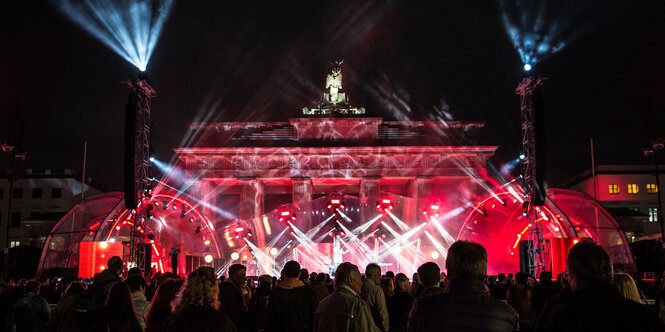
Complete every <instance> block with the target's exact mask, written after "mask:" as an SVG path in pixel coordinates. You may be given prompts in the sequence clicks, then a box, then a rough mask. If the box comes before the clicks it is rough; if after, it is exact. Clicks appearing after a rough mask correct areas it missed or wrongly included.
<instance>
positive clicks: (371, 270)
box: [365, 263, 381, 286]
mask: <svg viewBox="0 0 665 332" xmlns="http://www.w3.org/2000/svg"><path fill="white" fill-rule="evenodd" d="M365 277H366V278H367V279H369V280H372V282H374V284H376V285H377V286H378V285H379V282H381V267H380V266H378V265H376V264H374V263H369V264H367V267H365Z"/></svg>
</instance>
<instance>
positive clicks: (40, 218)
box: [0, 169, 102, 248]
mask: <svg viewBox="0 0 665 332" xmlns="http://www.w3.org/2000/svg"><path fill="white" fill-rule="evenodd" d="M91 180H92V179H91V178H88V181H86V182H88V183H86V184H85V186H84V187H83V191H84V196H85V197H89V196H92V195H95V194H99V193H101V192H102V191H101V190H100V189H98V188H96V187H94V186H93V185H91V183H90V181H91ZM10 185H11V184H10V177H9V176H8V175H7V174H5V175H4V176H3V177H2V181H0V204H1V205H0V221H2V222H1V223H0V225H1V227H2V230H1V231H0V234H2V239H1V240H2V243H1V244H0V245H2V246H3V247H4V245H5V239H6V238H5V237H6V236H7V232H6V230H7V227H8V226H9V234H8V235H9V248H13V247H17V246H25V245H28V246H34V247H39V248H41V247H42V246H43V245H44V241H45V240H46V237H47V235H48V234H49V232H50V231H51V229H52V228H53V226H54V225H55V223H57V222H58V220H60V218H61V217H62V216H64V215H65V213H67V211H69V209H70V208H71V207H72V206H74V204H76V203H79V202H80V201H81V189H82V187H81V179H80V178H79V177H78V176H76V175H74V174H73V173H72V171H71V170H69V169H64V170H51V169H45V170H31V169H26V170H25V172H23V173H22V174H17V176H16V177H15V179H14V183H13V189H12V192H10V190H9V188H10ZM10 200H11V211H10V210H8V209H9V204H10ZM8 224H9V225H8Z"/></svg>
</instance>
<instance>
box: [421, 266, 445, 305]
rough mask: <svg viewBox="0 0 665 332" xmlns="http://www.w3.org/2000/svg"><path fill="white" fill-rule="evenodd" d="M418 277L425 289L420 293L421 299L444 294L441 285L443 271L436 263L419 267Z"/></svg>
mask: <svg viewBox="0 0 665 332" xmlns="http://www.w3.org/2000/svg"><path fill="white" fill-rule="evenodd" d="M418 276H420V282H421V283H422V284H423V286H424V287H425V289H424V290H423V291H422V293H420V297H423V296H427V295H431V294H439V293H443V288H441V287H439V285H440V284H441V269H440V268H439V266H438V265H437V264H436V263H434V262H427V263H425V264H423V265H421V266H420V267H418Z"/></svg>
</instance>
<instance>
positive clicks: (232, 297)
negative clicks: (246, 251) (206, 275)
mask: <svg viewBox="0 0 665 332" xmlns="http://www.w3.org/2000/svg"><path fill="white" fill-rule="evenodd" d="M228 273H229V277H228V279H227V280H226V281H225V282H223V283H221V284H220V285H219V301H220V303H221V310H222V312H224V313H225V314H226V315H227V316H229V318H231V320H232V321H233V324H234V325H235V326H236V329H237V330H238V331H241V332H244V331H246V329H245V326H246V320H247V303H246V302H245V297H244V295H243V293H242V289H243V287H244V286H245V281H246V277H247V276H246V273H247V269H246V268H245V266H244V265H242V264H233V265H231V266H230V267H229V272H228Z"/></svg>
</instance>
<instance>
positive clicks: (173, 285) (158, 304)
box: [146, 278, 185, 327]
mask: <svg viewBox="0 0 665 332" xmlns="http://www.w3.org/2000/svg"><path fill="white" fill-rule="evenodd" d="M184 282H185V281H184V280H182V279H173V278H170V279H166V280H164V281H162V283H161V284H159V287H157V291H156V292H155V295H154V296H153V297H152V302H151V304H150V311H148V315H147V316H146V325H147V326H150V325H151V324H155V325H156V326H163V325H165V324H164V322H168V321H169V317H171V302H173V299H175V297H176V295H177V294H178V291H179V290H180V288H181V287H182V284H183V283H184ZM166 327H168V325H167V326H166Z"/></svg>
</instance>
